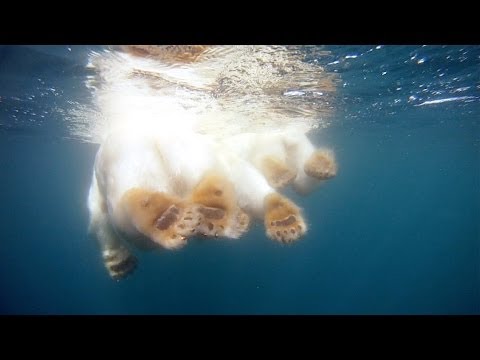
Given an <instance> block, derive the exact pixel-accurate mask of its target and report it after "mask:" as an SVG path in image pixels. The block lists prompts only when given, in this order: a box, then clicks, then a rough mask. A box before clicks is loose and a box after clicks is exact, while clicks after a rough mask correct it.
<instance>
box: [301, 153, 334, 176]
mask: <svg viewBox="0 0 480 360" xmlns="http://www.w3.org/2000/svg"><path fill="white" fill-rule="evenodd" d="M337 168H338V166H337V162H336V161H335V157H334V155H333V152H332V151H330V150H325V149H317V150H315V151H314V152H313V154H311V155H310V157H309V158H308V159H307V161H305V164H304V167H303V169H304V171H305V174H307V175H308V176H311V177H313V178H316V179H319V180H328V179H331V178H333V177H334V176H336V175H337Z"/></svg>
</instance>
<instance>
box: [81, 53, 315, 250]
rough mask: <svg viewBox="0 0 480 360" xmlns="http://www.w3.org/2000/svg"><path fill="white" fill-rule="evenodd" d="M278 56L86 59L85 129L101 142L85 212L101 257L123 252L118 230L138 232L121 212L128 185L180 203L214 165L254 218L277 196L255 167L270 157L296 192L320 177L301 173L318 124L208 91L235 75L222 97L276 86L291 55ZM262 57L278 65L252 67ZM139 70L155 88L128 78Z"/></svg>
mask: <svg viewBox="0 0 480 360" xmlns="http://www.w3.org/2000/svg"><path fill="white" fill-rule="evenodd" d="M265 49H266V50H265ZM262 51H263V52H262ZM277 51H279V52H278V53H274V52H271V51H270V50H268V48H262V50H261V51H260V50H259V51H258V53H257V54H255V53H254V52H252V53H250V52H249V51H247V50H246V48H237V47H234V48H232V49H231V50H229V51H225V52H224V55H225V56H223V57H222V56H217V57H215V56H214V55H215V54H213V55H212V56H210V57H207V58H206V60H205V62H204V63H201V64H200V65H198V66H197V65H192V66H190V67H182V66H170V65H169V66H167V65H165V64H162V63H159V62H157V61H153V60H149V59H143V58H139V57H135V56H131V55H128V54H125V53H121V52H119V53H117V52H110V51H107V52H105V53H103V54H92V57H91V64H90V67H92V68H95V69H96V70H97V71H98V73H99V75H100V79H97V81H99V83H96V84H95V82H94V81H92V79H89V81H88V84H87V85H88V86H89V87H91V88H92V89H93V91H94V94H95V99H96V104H97V107H98V109H99V113H96V115H95V116H94V119H93V118H92V120H91V121H90V123H89V129H88V133H89V136H90V139H89V140H90V141H93V142H98V143H100V144H101V146H100V148H99V150H98V153H97V156H96V159H95V166H94V173H93V179H92V183H91V188H90V192H89V197H88V208H89V211H90V230H91V231H92V232H93V233H94V234H95V235H96V237H97V239H98V240H99V242H100V245H101V247H102V250H103V251H104V252H105V251H109V250H111V249H115V248H118V247H119V246H121V245H120V243H121V241H122V240H121V236H120V235H119V234H125V235H127V236H137V235H138V232H137V231H136V229H135V227H134V226H133V225H132V223H131V222H130V221H129V219H128V218H127V216H126V214H125V213H124V212H123V210H122V209H121V207H120V206H119V203H120V199H121V198H122V196H123V195H124V194H125V192H126V191H128V190H129V189H131V188H143V189H146V190H151V191H157V192H165V193H167V194H173V195H176V196H179V197H186V196H188V195H189V193H190V192H191V191H192V189H193V188H194V187H195V185H196V184H197V183H198V182H199V180H200V179H201V178H202V176H203V175H204V174H205V173H206V172H207V171H208V170H211V169H214V170H216V171H217V172H218V171H220V172H221V173H223V174H224V175H226V176H227V178H228V179H229V180H230V181H231V182H232V183H233V185H234V188H235V191H236V195H237V197H238V205H239V206H240V207H241V208H242V209H243V210H244V211H245V212H247V214H249V215H251V216H253V217H256V218H259V219H261V218H262V217H263V216H264V199H265V197H266V196H267V195H269V194H271V193H273V192H275V190H274V189H273V188H272V187H271V186H270V185H269V184H268V182H267V181H266V179H265V177H264V176H263V175H262V173H261V172H260V171H259V170H258V168H259V164H260V162H261V160H262V158H263V157H265V156H271V155H273V156H275V157H277V158H278V159H279V160H281V161H284V162H285V163H286V164H288V165H289V166H290V167H291V168H294V169H296V171H297V177H296V178H295V180H294V183H293V186H294V188H295V189H296V190H297V191H298V192H301V193H308V192H310V191H312V190H313V189H314V187H315V186H316V185H317V184H318V183H319V181H318V180H315V179H312V178H310V177H308V176H307V175H306V174H305V172H304V169H303V166H304V164H305V161H306V160H307V159H308V158H309V157H310V156H311V155H312V153H313V151H314V150H315V148H314V146H313V145H312V144H311V142H310V141H309V140H308V138H307V137H306V135H305V134H306V133H307V132H308V131H309V130H310V129H312V128H315V127H317V126H318V123H319V121H318V119H317V120H315V119H313V118H312V117H293V116H292V117H288V116H286V115H283V116H282V115H280V114H279V113H278V112H277V113H273V112H272V109H271V106H273V105H272V104H270V102H269V101H267V100H268V99H267V100H265V99H264V98H263V97H257V96H253V97H252V98H251V99H250V100H248V99H247V98H244V99H237V98H235V97H233V98H232V99H230V98H227V97H225V96H224V97H223V98H222V99H221V101H220V100H217V98H216V95H215V94H214V93H213V92H212V91H213V90H212V89H214V86H215V84H216V81H218V79H219V78H221V77H222V76H224V78H227V75H228V76H230V77H231V79H237V80H236V81H237V82H236V83H235V82H233V85H232V83H231V82H230V83H228V84H229V86H230V88H229V89H228V91H230V90H231V88H232V87H235V86H236V87H237V88H236V89H237V90H238V91H240V92H241V91H246V90H248V91H250V92H251V93H253V94H254V93H255V92H256V91H258V90H259V89H262V87H266V86H270V87H273V86H274V85H275V86H280V85H282V84H283V82H282V81H284V80H283V79H282V77H279V76H278V74H277V72H276V71H277V70H276V67H281V66H284V65H285V64H286V65H288V64H289V63H288V61H289V58H288V56H287V55H285V54H287V52H286V51H285V49H284V48H278V49H277ZM252 54H253V55H252ZM275 54H278V55H276V56H275ZM248 56H250V57H248ZM282 56H283V57H282ZM259 58H262V59H263V61H270V62H272V63H273V62H274V61H276V62H277V63H276V64H275V66H276V67H265V66H264V65H263V62H257V61H256V60H258V59H259ZM250 60H251V61H252V65H251V66H252V68H255V66H257V67H256V68H255V69H256V70H255V71H253V73H248V74H247V75H248V77H245V78H241V76H244V75H242V74H245V72H246V70H247V72H251V69H250V68H249V67H248V63H249V61H250ZM254 65H255V66H254ZM297 66H299V68H302V69H305V68H306V67H305V66H306V65H304V64H303V65H302V66H303V67H302V66H300V65H299V64H297ZM238 69H240V70H242V69H243V70H242V71H240V70H238ZM286 69H289V68H288V66H287V67H286ZM307 70H308V71H310V70H311V69H310V68H308V69H307ZM139 71H140V72H147V73H149V74H154V75H155V76H158V78H159V79H160V80H159V81H160V85H161V86H159V87H152V86H151V84H150V81H151V79H150V80H148V79H144V78H142V77H141V76H132V74H134V73H135V72H137V73H138V72H139ZM289 71H290V70H289ZM308 71H307V72H308ZM232 75H235V76H232ZM290 77H291V75H290ZM311 77H312V76H311ZM154 78H155V77H154ZM272 84H274V85H272ZM283 85H285V86H287V85H288V84H283ZM245 89H246V90H245ZM247 100H248V101H247ZM252 101H253V102H252ZM244 102H245V103H247V105H244ZM250 109H254V110H255V111H251V110H250ZM105 209H106V210H107V211H106V212H105Z"/></svg>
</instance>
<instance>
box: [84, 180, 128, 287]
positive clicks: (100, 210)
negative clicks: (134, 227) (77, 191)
mask: <svg viewBox="0 0 480 360" xmlns="http://www.w3.org/2000/svg"><path fill="white" fill-rule="evenodd" d="M88 209H89V212H90V224H89V233H90V234H91V235H93V236H94V237H95V238H96V239H97V241H98V244H99V246H100V250H101V252H102V258H103V262H104V264H105V267H106V268H107V271H108V273H109V275H110V276H111V277H112V278H113V279H115V280H119V279H121V278H124V277H125V276H127V275H128V274H130V273H132V272H133V271H134V270H135V268H136V266H137V259H136V258H135V256H134V255H133V254H132V253H131V252H130V251H129V250H128V248H127V247H125V245H124V243H123V241H122V239H121V238H120V237H119V235H118V234H117V233H116V232H115V230H114V229H113V227H112V225H111V223H110V220H109V217H108V212H107V206H106V204H105V201H104V199H103V197H102V196H101V193H100V191H99V189H98V185H97V180H96V176H95V173H94V175H93V180H92V185H91V187H90V193H89V197H88Z"/></svg>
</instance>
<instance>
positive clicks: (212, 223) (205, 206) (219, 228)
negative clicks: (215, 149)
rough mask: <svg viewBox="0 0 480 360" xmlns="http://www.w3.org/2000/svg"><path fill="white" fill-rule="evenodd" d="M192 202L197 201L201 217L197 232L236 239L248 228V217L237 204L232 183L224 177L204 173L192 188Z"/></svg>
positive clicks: (211, 172) (213, 173)
mask: <svg viewBox="0 0 480 360" xmlns="http://www.w3.org/2000/svg"><path fill="white" fill-rule="evenodd" d="M191 201H192V202H193V203H196V204H199V206H198V211H199V212H200V213H201V214H202V216H203V219H202V224H201V227H200V228H199V232H200V234H202V235H205V236H215V237H217V236H225V237H229V238H238V237H240V236H241V235H242V234H243V233H244V232H245V231H247V230H248V226H249V223H250V218H249V216H248V215H247V214H246V213H245V212H244V211H243V210H242V209H240V207H239V206H238V205H237V196H236V193H235V189H234V187H233V184H232V183H231V182H230V181H229V180H228V179H227V178H226V177H225V176H223V175H221V174H218V173H216V172H214V171H210V172H207V173H206V175H205V176H204V177H203V178H202V180H200V182H199V183H198V184H197V185H196V186H195V188H194V189H193V191H192V195H191Z"/></svg>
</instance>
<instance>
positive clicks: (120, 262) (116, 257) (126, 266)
mask: <svg viewBox="0 0 480 360" xmlns="http://www.w3.org/2000/svg"><path fill="white" fill-rule="evenodd" d="M95 236H96V238H97V240H98V242H99V244H100V248H101V251H102V258H103V262H104V264H105V267H106V268H107V271H108V274H109V275H110V277H111V278H112V279H114V280H120V279H122V278H124V277H126V276H127V275H129V274H131V273H133V271H134V270H135V269H136V267H137V263H138V261H137V258H136V257H135V256H134V255H133V254H132V253H131V252H130V250H129V249H128V248H127V247H126V246H125V245H123V241H122V240H120V238H119V237H118V235H117V234H116V233H115V231H114V230H113V228H112V226H111V225H110V224H109V223H108V222H104V223H103V225H101V226H100V227H99V228H97V231H96V232H95Z"/></svg>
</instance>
